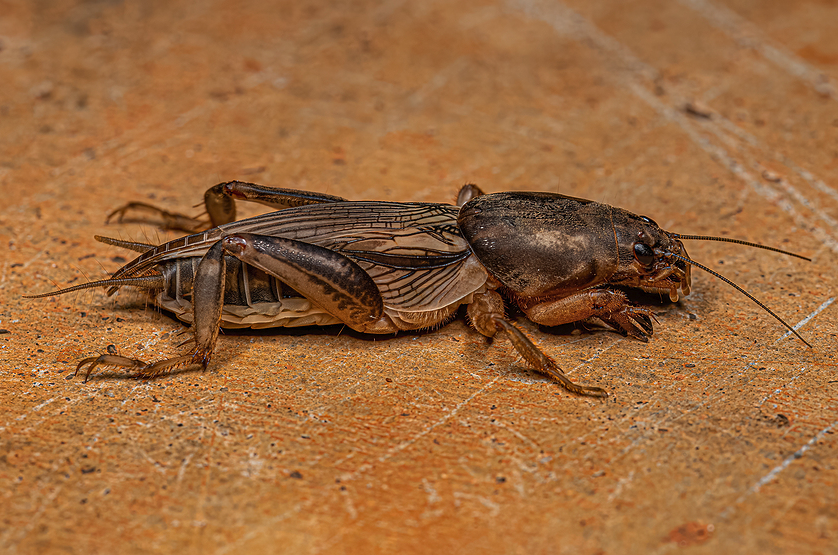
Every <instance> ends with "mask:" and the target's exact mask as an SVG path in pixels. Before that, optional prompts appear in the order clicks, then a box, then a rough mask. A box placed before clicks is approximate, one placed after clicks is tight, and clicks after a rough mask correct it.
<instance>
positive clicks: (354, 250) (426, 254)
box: [113, 201, 487, 312]
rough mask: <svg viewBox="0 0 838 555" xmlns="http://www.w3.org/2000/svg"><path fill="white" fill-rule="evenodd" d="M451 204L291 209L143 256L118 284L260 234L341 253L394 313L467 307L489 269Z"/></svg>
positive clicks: (127, 268) (172, 243)
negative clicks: (463, 302)
mask: <svg viewBox="0 0 838 555" xmlns="http://www.w3.org/2000/svg"><path fill="white" fill-rule="evenodd" d="M457 213H458V208H457V207H455V206H451V205H447V204H430V203H396V202H365V201H359V202H337V203H324V204H313V205H309V206H301V207H298V208H289V209H285V210H279V211H277V212H271V213H268V214H263V215H261V216H256V217H254V218H249V219H246V220H241V221H238V222H231V223H229V224H225V225H223V226H220V227H218V228H214V229H211V230H208V231H206V232H203V233H198V234H195V235H189V236H187V237H181V238H180V239H176V240H175V241H170V242H169V243H165V244H163V245H160V246H159V247H156V248H155V249H152V250H151V251H149V252H147V253H144V254H142V255H140V256H139V257H138V258H137V259H136V260H134V261H133V262H130V263H129V264H127V265H125V266H124V267H123V268H122V269H120V270H119V271H118V272H117V273H115V274H114V275H113V278H120V277H129V276H136V275H145V274H146V273H148V272H150V271H152V270H153V267H154V266H155V265H156V264H159V263H160V262H163V261H165V260H171V259H174V258H181V257H185V256H203V254H204V253H205V252H206V251H207V250H208V249H209V247H210V246H211V245H212V244H213V243H215V242H216V241H218V240H220V239H221V238H222V237H224V236H226V235H232V234H235V233H256V234H261V235H272V236H276V237H285V238H288V239H295V240H297V241H304V242H306V243H312V244H315V245H319V246H322V247H326V248H329V249H332V250H334V251H336V252H340V253H342V254H344V255H345V256H347V257H349V258H351V259H353V260H354V261H355V262H357V263H358V264H359V265H360V266H361V267H362V268H363V269H364V270H365V271H366V272H367V273H369V274H370V276H371V277H372V278H373V280H374V281H375V283H376V285H377V286H378V288H379V290H380V291H381V295H382V297H383V299H384V306H385V307H387V308H391V309H395V310H402V311H415V312H425V311H431V310H437V309H440V308H443V307H445V306H448V305H450V304H451V303H454V302H456V301H459V300H460V299H462V298H463V297H465V296H467V295H469V294H470V293H473V292H474V291H475V290H477V289H478V288H480V286H482V285H483V284H484V283H485V281H486V278H487V274H486V271H485V269H483V267H482V266H481V265H480V263H479V262H477V260H476V259H475V258H474V256H473V255H472V253H471V248H470V247H469V245H468V242H467V241H466V240H465V239H464V238H463V236H462V235H461V234H460V230H459V228H458V227H457Z"/></svg>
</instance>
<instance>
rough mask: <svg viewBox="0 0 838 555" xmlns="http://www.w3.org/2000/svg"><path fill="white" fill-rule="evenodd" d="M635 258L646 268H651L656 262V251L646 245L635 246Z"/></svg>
mask: <svg viewBox="0 0 838 555" xmlns="http://www.w3.org/2000/svg"><path fill="white" fill-rule="evenodd" d="M634 257H635V258H636V259H637V261H638V262H640V263H641V264H643V265H644V266H651V265H652V262H654V261H655V251H653V250H652V247H650V246H649V245H647V244H645V243H635V244H634Z"/></svg>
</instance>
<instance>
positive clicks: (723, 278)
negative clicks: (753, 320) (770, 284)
mask: <svg viewBox="0 0 838 555" xmlns="http://www.w3.org/2000/svg"><path fill="white" fill-rule="evenodd" d="M755 246H757V247H759V246H762V245H755ZM764 248H767V249H769V250H777V249H771V248H770V247H764ZM779 252H783V251H779ZM786 254H791V253H786ZM664 256H670V257H672V258H677V259H678V260H682V261H684V262H686V263H687V264H689V265H690V266H695V267H696V268H700V269H702V270H704V271H705V272H707V273H708V274H710V275H713V276H716V277H717V278H719V279H720V280H722V281H723V282H725V283H727V284H728V285H730V286H731V287H733V288H734V289H736V290H737V291H739V292H740V293H742V294H743V295H745V296H746V297H748V298H749V299H751V300H752V301H754V302H755V303H756V304H757V305H759V306H760V307H761V308H762V309H763V310H764V311H766V312H767V313H768V314H770V315H771V316H773V317H774V318H776V319H777V321H778V322H780V323H781V324H783V325H784V326H785V327H786V328H788V330H789V331H790V332H791V333H793V334H794V335H796V336H797V338H798V339H800V340H801V341H802V342H803V343H805V344H806V346H807V347H809V348H810V349H811V348H812V346H811V345H810V344H809V342H808V341H806V340H805V339H803V337H801V336H800V334H799V333H797V330H795V329H794V328H793V327H791V326H790V325H788V324H787V323H786V321H785V320H783V319H782V318H780V317H779V316H777V315H776V314H775V313H774V312H773V311H772V310H771V309H770V308H768V307H767V306H765V305H764V304H763V303H762V302H761V301H760V300H759V299H757V298H756V297H754V296H753V295H751V294H750V293H748V292H747V291H745V290H744V289H742V288H741V287H739V286H738V285H736V284H735V283H733V282H732V281H730V280H729V279H727V278H726V277H724V276H723V275H722V274H720V273H719V272H716V271H714V270H711V269H710V268H708V267H707V266H705V265H703V264H699V263H698V262H695V261H694V260H692V259H690V258H687V257H686V256H681V255H680V254H675V253H671V252H670V253H666V254H665V255H664ZM794 256H798V255H794ZM800 258H803V257H800Z"/></svg>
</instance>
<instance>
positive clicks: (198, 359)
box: [76, 241, 227, 381]
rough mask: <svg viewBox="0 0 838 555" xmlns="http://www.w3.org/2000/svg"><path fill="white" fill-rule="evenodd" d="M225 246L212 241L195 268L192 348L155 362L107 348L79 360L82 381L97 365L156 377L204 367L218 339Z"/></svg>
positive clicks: (224, 273)
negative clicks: (106, 351)
mask: <svg viewBox="0 0 838 555" xmlns="http://www.w3.org/2000/svg"><path fill="white" fill-rule="evenodd" d="M226 271H227V268H226V262H225V261H224V248H223V246H222V243H221V241H219V242H217V243H216V244H215V245H213V246H212V247H211V248H210V250H209V251H207V254H205V255H204V258H203V259H201V263H200V264H199V265H198V271H197V272H195V280H194V282H193V285H192V307H193V311H194V312H193V316H194V319H193V322H194V323H193V325H192V329H193V332H194V336H195V337H194V339H195V346H194V347H193V349H192V351H191V352H190V353H189V354H187V355H183V356H179V357H172V358H168V359H165V360H161V361H158V362H154V363H146V362H144V361H142V360H138V359H132V358H128V357H124V356H120V355H117V354H116V353H115V351H111V350H110V349H109V353H108V354H106V355H101V356H98V357H90V358H86V359H84V360H82V361H81V362H79V364H78V366H77V367H76V374H78V373H79V371H81V370H82V368H85V367H86V370H85V373H84V381H87V379H88V378H89V377H90V375H91V374H92V373H93V371H94V370H95V369H96V368H97V367H99V366H116V367H118V368H125V369H126V370H127V371H128V373H129V374H130V375H131V376H133V377H136V378H156V377H158V376H162V375H165V374H170V373H171V371H172V370H174V369H175V368H183V367H185V368H184V369H185V370H188V369H193V368H194V369H198V368H201V369H206V368H207V366H208V365H209V362H210V359H211V357H212V352H213V350H214V349H215V343H216V341H217V340H218V329H219V325H220V323H221V311H222V308H223V306H224V286H225V279H224V276H225V275H226Z"/></svg>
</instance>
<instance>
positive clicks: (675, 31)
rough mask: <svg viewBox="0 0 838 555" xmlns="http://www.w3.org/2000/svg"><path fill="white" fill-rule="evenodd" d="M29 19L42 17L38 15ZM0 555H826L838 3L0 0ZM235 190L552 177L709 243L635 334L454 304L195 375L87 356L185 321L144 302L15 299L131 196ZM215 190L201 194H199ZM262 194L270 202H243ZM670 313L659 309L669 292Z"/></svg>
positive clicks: (143, 235) (829, 544)
mask: <svg viewBox="0 0 838 555" xmlns="http://www.w3.org/2000/svg"><path fill="white" fill-rule="evenodd" d="M36 6H37V7H36ZM0 13H2V15H1V16H0V76H2V79H0V191H2V197H3V198H2V208H0V329H2V330H3V331H2V332H0V359H2V361H0V380H2V382H0V404H1V405H2V413H0V482H2V484H3V486H2V490H1V493H2V497H1V498H0V551H3V552H5V553H115V552H122V553H131V552H136V553H149V552H158V553H172V552H175V551H176V550H177V551H178V552H182V553H212V554H222V553H253V552H259V551H262V552H277V553H279V552H282V553H394V552H406V553H453V552H461V553H477V552H482V553H527V554H531V553H545V554H547V553H630V552H637V553H663V552H673V551H679V550H681V549H682V548H684V547H689V549H690V552H691V553H713V554H717V553H745V552H750V553H756V552H760V553H781V552H811V553H830V552H831V553H835V552H836V551H838V490H837V489H836V485H837V484H836V482H838V463H836V460H838V440H836V437H838V374H837V373H836V369H835V364H836V358H835V346H836V333H838V329H836V325H835V318H836V314H838V312H836V311H837V310H838V303H833V301H834V300H835V299H836V296H838V287H836V285H838V278H836V274H837V273H838V264H836V253H838V88H836V84H835V83H836V79H838V5H836V4H835V3H834V2H772V3H766V2H760V1H756V0H681V1H664V0H637V1H632V2H620V1H617V0H614V1H610V2H609V1H605V0H595V1H590V0H566V1H564V2H554V1H547V0H510V1H509V2H502V1H497V2H495V1H491V0H465V1H462V2H445V1H439V0H430V1H425V2H407V1H402V0H388V1H385V2H378V3H376V2H364V1H358V2H347V3H343V4H341V5H337V4H335V3H332V2H325V1H321V2H317V1H303V2H290V1H288V2H282V3H259V2H245V3H241V2H225V1H219V2H206V3H194V2H188V1H175V2H169V1H166V2H163V1H160V2H147V3H124V4H123V3H116V2H71V1H68V2H46V3H35V2H25V1H22V0H17V1H16V0H12V1H7V2H2V3H0ZM230 179H243V180H248V181H255V182H259V183H264V184H270V185H276V186H284V187H294V188H301V189H308V190H313V191H321V192H325V193H330V194H335V195H341V196H344V197H347V198H351V199H379V200H417V201H453V199H454V195H455V194H456V191H457V189H458V188H459V187H460V185H462V184H463V183H465V182H469V181H473V182H476V183H478V184H480V185H481V186H482V187H483V188H484V189H485V190H487V191H501V190H541V191H557V192H562V193H566V194H570V195H574V196H580V197H586V198H591V199H595V200H598V201H602V202H607V203H610V204H614V205H618V206H622V207H624V208H627V209H629V210H632V211H635V212H638V213H641V214H645V215H647V216H650V217H651V218H653V219H655V220H656V221H657V222H658V223H660V224H661V225H662V226H663V227H665V228H667V229H669V230H672V231H677V232H682V233H697V234H717V235H725V236H731V237H741V238H743V239H747V240H751V241H759V242H765V243H770V244H774V245H777V246H780V247H783V248H787V249H792V250H794V251H797V252H800V253H802V254H804V255H807V256H811V257H812V258H813V262H811V263H805V262H802V261H799V260H795V259H791V258H787V257H782V256H779V255H774V254H771V253H765V252H761V251H756V250H753V249H747V248H745V247H740V246H735V245H724V244H719V243H696V242H690V244H689V246H688V248H689V251H690V254H691V255H692V256H693V257H694V258H695V259H696V260H697V261H700V262H703V263H706V264H708V265H709V266H711V267H713V268H715V269H717V270H719V271H721V272H722V273H724V274H725V275H726V276H728V277H730V278H731V279H733V280H735V281H736V282H737V283H739V284H741V285H742V286H743V287H746V288H747V289H748V290H749V291H751V292H752V293H753V294H754V295H756V296H757V297H759V298H760V299H762V300H763V301H764V302H765V303H766V304H768V305H769V306H770V307H772V308H773V309H774V310H776V312H777V313H778V314H779V315H781V316H782V317H783V318H785V319H786V320H787V321H788V322H789V323H790V324H792V325H797V324H800V333H801V334H803V335H804V336H805V337H806V338H807V339H808V340H809V341H810V342H811V343H812V345H813V348H812V349H808V348H806V347H805V346H804V345H803V344H802V343H801V342H800V341H798V340H796V339H794V338H789V337H786V333H785V330H784V329H783V328H782V327H781V326H780V325H779V324H778V323H777V322H776V321H774V320H773V319H772V318H771V317H770V316H768V315H766V314H765V313H763V312H762V311H761V310H759V309H758V308H757V307H756V306H755V305H754V304H753V303H751V302H750V301H749V300H748V299H746V298H745V297H743V296H742V295H740V294H738V293H737V292H736V291H735V290H733V289H732V288H731V287H728V286H726V285H725V284H723V283H722V282H720V281H719V280H717V279H715V278H713V277H711V276H709V275H707V274H705V273H703V272H700V271H699V270H695V271H694V272H693V288H694V291H693V293H692V295H690V296H689V297H688V298H686V299H683V300H682V301H680V302H679V303H676V304H672V303H669V302H665V303H660V304H658V303H656V302H654V303H653V304H652V305H651V306H652V308H653V310H654V311H655V314H656V316H657V320H658V323H657V325H656V330H655V336H654V337H653V338H652V340H651V341H650V342H649V343H648V344H644V343H641V342H639V341H635V340H630V339H623V338H622V337H621V336H620V335H618V334H615V333H613V332H609V331H605V330H603V329H594V330H590V329H587V328H578V329H577V331H573V329H572V328H571V327H565V328H561V329H559V330H543V329H542V330H540V329H538V327H537V326H535V325H533V324H530V323H527V322H526V321H524V320H523V319H519V322H520V323H521V324H522V325H523V326H524V328H525V329H526V331H527V333H529V334H530V336H532V337H533V338H534V339H535V341H536V342H537V343H538V344H539V345H540V346H541V347H542V348H543V349H544V350H545V351H546V352H548V353H550V354H551V355H552V356H554V357H555V358H556V360H557V361H558V362H559V364H560V365H561V366H563V367H564V368H565V369H566V370H567V371H568V373H569V374H570V375H571V376H572V377H573V379H575V380H577V381H579V382H581V383H586V384H592V385H599V386H601V387H603V388H605V389H607V390H608V391H609V392H611V393H612V396H611V398H610V399H608V400H607V401H605V402H601V401H596V400H590V399H584V398H578V397H574V396H571V395H569V394H567V393H566V392H564V391H563V390H562V389H560V388H559V387H557V386H556V385H555V384H553V383H551V382H550V381H549V380H547V379H544V378H542V377H540V376H537V375H535V374H533V373H531V372H529V371H528V370H527V369H526V368H525V366H524V364H523V362H522V361H521V360H520V359H519V358H518V357H517V356H516V355H515V353H514V351H513V350H512V348H511V346H510V344H509V343H508V342H506V341H505V340H497V341H495V342H494V343H492V344H489V343H488V342H487V341H486V340H485V339H484V338H483V337H482V336H480V335H478V334H477V333H476V332H474V331H472V330H471V329H470V328H469V327H468V326H467V325H466V324H465V322H464V321H463V319H462V318H460V319H459V320H456V321H454V322H453V323H451V324H450V325H448V326H446V327H444V328H443V329H440V330H438V331H435V332H432V333H424V334H403V335H400V336H398V337H395V338H393V337H362V336H359V335H358V334H349V333H345V332H343V333H338V331H339V330H336V329H327V330H304V331H302V332H300V331H294V332H282V331H280V332H276V333H274V332H260V333H255V334H249V333H236V334H227V335H226V336H224V337H222V338H221V340H220V343H219V346H218V349H217V353H216V357H215V361H214V363H213V364H212V365H211V368H210V371H209V372H206V373H203V374H201V373H193V374H185V375H178V376H175V377H169V378H163V379H158V380H153V381H137V380H131V379H117V378H113V377H111V378H107V377H105V378H99V379H93V380H91V381H90V382H88V383H86V384H85V383H81V380H79V379H69V378H70V374H71V371H72V368H73V367H74V366H75V363H76V362H77V361H78V360H79V359H81V358H83V357H85V356H89V355H90V354H94V353H97V352H104V349H105V347H106V346H107V345H109V344H113V345H116V346H117V347H118V349H119V351H120V353H122V354H125V355H128V356H132V357H138V358H145V359H152V360H153V359H158V358H162V357H165V356H169V355H172V354H175V353H178V352H180V350H179V348H178V345H179V344H180V343H181V342H183V341H184V340H185V338H186V336H185V335H182V334H181V332H182V331H183V330H184V329H185V328H184V327H183V326H181V325H180V324H179V323H178V322H177V321H175V320H173V319H172V318H170V317H169V316H166V315H161V314H158V313H156V312H155V311H154V310H152V309H150V308H149V309H145V301H144V300H143V298H142V297H141V296H139V295H137V294H131V293H129V292H127V291H125V292H121V293H120V294H119V295H118V296H117V297H116V298H115V299H109V298H107V297H106V296H105V295H104V294H103V293H102V292H101V291H100V290H95V291H90V292H85V293H79V294H73V295H68V296H64V297H60V298H52V299H46V300H29V299H23V298H21V295H22V294H26V293H35V292H43V291H48V290H50V289H51V288H54V287H57V286H64V285H68V284H78V283H82V282H84V281H85V280H86V279H97V278H102V277H104V276H106V275H107V272H109V271H113V270H115V269H116V268H118V267H119V266H120V265H121V264H122V263H123V262H124V261H125V260H127V259H130V257H131V253H126V252H125V251H122V250H119V249H116V248H113V247H109V246H106V245H102V244H100V243H97V242H95V241H94V239H93V236H94V235H96V234H105V235H111V236H117V237H122V238H130V239H136V240H140V241H152V242H157V241H162V240H163V239H164V238H166V237H172V235H171V234H168V235H167V234H166V233H164V232H160V231H158V230H157V229H155V228H154V227H151V226H139V225H107V226H106V225H105V223H104V221H105V216H106V214H107V213H108V212H109V211H110V210H113V209H114V208H116V207H118V206H120V205H121V204H123V203H125V202H127V201H131V200H143V201H148V202H153V203H156V204H159V205H163V206H166V207H169V208H171V209H173V210H185V211H191V210H193V209H192V208H191V207H192V206H193V205H195V204H197V203H198V202H199V201H200V199H201V195H202V193H203V191H204V190H205V189H206V188H207V187H209V186H210V185H213V184H215V183H217V182H220V181H224V180H230ZM198 211H199V209H195V213H197V212H198ZM243 211H244V212H245V213H247V214H253V213H255V212H254V209H253V208H244V209H243ZM652 300H653V301H654V299H652Z"/></svg>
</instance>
